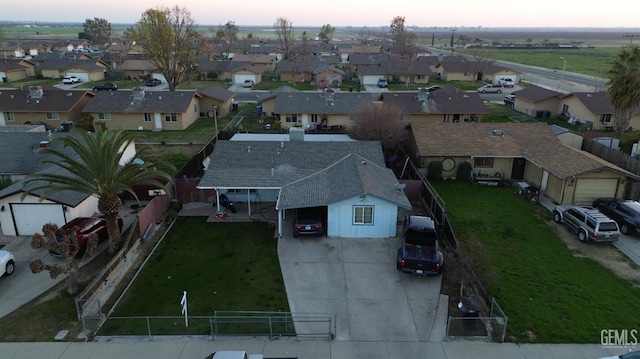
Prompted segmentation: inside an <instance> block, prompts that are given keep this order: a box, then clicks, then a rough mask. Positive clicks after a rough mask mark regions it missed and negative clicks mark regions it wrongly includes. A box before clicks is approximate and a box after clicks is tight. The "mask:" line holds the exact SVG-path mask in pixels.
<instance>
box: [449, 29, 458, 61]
mask: <svg viewBox="0 0 640 359" xmlns="http://www.w3.org/2000/svg"><path fill="white" fill-rule="evenodd" d="M456 31H457V30H456V29H452V30H451V43H450V44H449V46H451V56H453V37H454V35H455V34H456Z"/></svg>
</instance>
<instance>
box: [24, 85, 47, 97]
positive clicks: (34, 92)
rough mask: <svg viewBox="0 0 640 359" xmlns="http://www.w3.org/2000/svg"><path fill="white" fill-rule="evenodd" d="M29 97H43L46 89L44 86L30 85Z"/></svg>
mask: <svg viewBox="0 0 640 359" xmlns="http://www.w3.org/2000/svg"><path fill="white" fill-rule="evenodd" d="M28 97H29V98H43V97H44V90H43V89H42V86H29V95H28Z"/></svg>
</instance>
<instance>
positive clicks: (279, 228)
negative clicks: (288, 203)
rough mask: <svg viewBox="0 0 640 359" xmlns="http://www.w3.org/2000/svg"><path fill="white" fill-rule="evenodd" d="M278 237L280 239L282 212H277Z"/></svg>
mask: <svg viewBox="0 0 640 359" xmlns="http://www.w3.org/2000/svg"><path fill="white" fill-rule="evenodd" d="M278 237H279V238H282V210H281V209H279V210H278Z"/></svg>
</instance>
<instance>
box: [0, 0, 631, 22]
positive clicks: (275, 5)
mask: <svg viewBox="0 0 640 359" xmlns="http://www.w3.org/2000/svg"><path fill="white" fill-rule="evenodd" d="M174 5H178V6H181V7H185V8H187V9H188V10H189V11H190V12H191V15H192V17H193V18H194V19H195V21H196V22H197V23H198V24H200V25H220V24H224V23H226V22H228V21H233V22H235V23H236V25H238V26H240V27H242V25H267V26H269V27H271V26H272V25H273V23H274V22H275V19H276V18H278V17H285V18H287V19H288V20H289V21H291V23H292V24H293V27H294V28H295V27H296V26H317V27H320V26H322V25H324V24H331V26H334V27H335V26H354V27H355V26H357V27H360V26H367V27H387V26H389V24H390V23H391V20H392V19H393V18H394V17H396V16H404V18H405V24H406V25H407V26H413V25H415V26H421V27H432V26H436V27H485V28H495V27H534V28H536V27H541V28H548V27H598V28H600V27H609V28H614V27H616V28H617V27H626V28H640V15H639V14H640V1H638V0H607V1H596V0H586V1H585V0H535V1H514V0H453V1H452V0H435V1H434V0H431V1H430V0H395V1H393V0H310V1H305V0H224V1H220V0H110V1H91V0H89V1H87V0H54V1H52V0H30V1H25V0H0V20H10V21H41V22H47V21H51V22H77V23H83V22H84V21H85V19H87V18H91V19H93V18H95V17H98V18H104V19H106V20H107V21H109V22H111V23H112V24H119V23H129V24H133V23H135V22H136V21H138V20H139V19H140V15H141V14H142V13H143V12H144V11H145V10H147V9H150V8H155V7H157V6H170V7H173V6H174Z"/></svg>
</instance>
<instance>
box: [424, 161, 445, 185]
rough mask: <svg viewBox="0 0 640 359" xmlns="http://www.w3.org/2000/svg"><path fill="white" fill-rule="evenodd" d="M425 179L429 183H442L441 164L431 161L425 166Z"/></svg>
mask: <svg viewBox="0 0 640 359" xmlns="http://www.w3.org/2000/svg"><path fill="white" fill-rule="evenodd" d="M427 171H428V172H427V179H428V180H429V181H442V162H440V161H431V162H429V165H428V166H427Z"/></svg>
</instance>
